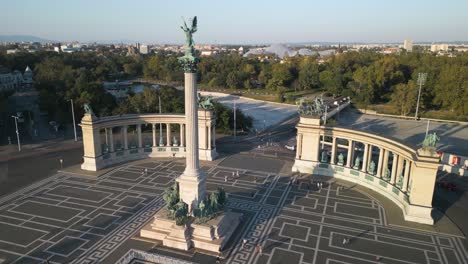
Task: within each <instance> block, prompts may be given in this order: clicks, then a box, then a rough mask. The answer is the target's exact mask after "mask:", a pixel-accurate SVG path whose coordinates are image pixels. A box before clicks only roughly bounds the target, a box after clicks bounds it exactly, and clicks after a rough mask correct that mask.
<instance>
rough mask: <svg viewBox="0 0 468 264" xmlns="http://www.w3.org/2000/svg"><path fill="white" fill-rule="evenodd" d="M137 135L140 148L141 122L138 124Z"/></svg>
mask: <svg viewBox="0 0 468 264" xmlns="http://www.w3.org/2000/svg"><path fill="white" fill-rule="evenodd" d="M137 135H138V148H141V147H142V145H143V144H142V138H141V124H138V125H137Z"/></svg>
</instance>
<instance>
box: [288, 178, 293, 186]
mask: <svg viewBox="0 0 468 264" xmlns="http://www.w3.org/2000/svg"><path fill="white" fill-rule="evenodd" d="M292 182H293V179H292V178H291V179H289V186H291V185H292Z"/></svg>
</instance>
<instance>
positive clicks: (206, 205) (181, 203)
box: [140, 17, 242, 254]
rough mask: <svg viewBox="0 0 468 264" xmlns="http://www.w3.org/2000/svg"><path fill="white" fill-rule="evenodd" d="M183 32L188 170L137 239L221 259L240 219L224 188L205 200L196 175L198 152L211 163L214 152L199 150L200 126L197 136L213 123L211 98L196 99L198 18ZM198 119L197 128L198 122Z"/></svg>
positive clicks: (200, 176)
mask: <svg viewBox="0 0 468 264" xmlns="http://www.w3.org/2000/svg"><path fill="white" fill-rule="evenodd" d="M181 28H182V30H183V31H184V32H185V35H186V43H185V54H184V56H182V57H180V58H179V62H180V63H181V64H182V66H183V67H184V72H185V125H186V130H185V131H186V142H185V143H186V161H187V164H186V166H185V170H184V172H183V173H182V175H180V176H179V178H178V179H177V180H176V181H177V183H176V184H174V186H173V187H169V188H168V189H166V191H165V193H164V195H163V198H164V200H165V202H166V206H165V208H163V209H161V210H159V211H158V212H157V213H156V215H155V216H154V220H153V221H152V222H151V223H149V224H147V225H146V226H145V227H143V228H142V229H141V230H140V236H141V237H144V238H149V239H153V240H159V241H162V244H163V245H164V246H165V247H171V248H177V249H181V250H188V249H190V248H193V247H195V248H199V249H203V250H206V251H210V252H213V253H215V254H219V253H220V252H222V251H223V249H224V246H225V245H226V244H227V242H228V241H229V238H230V237H231V235H232V234H233V233H234V232H235V230H236V228H237V226H238V225H239V223H240V219H241V218H242V214H240V213H235V212H232V211H230V210H228V209H227V208H226V204H227V203H226V202H227V195H226V193H225V191H224V189H223V188H222V187H218V189H217V190H216V191H213V192H211V194H210V195H206V174H205V173H204V172H203V171H201V170H200V164H199V151H202V153H204V155H205V156H207V157H208V156H209V157H210V158H211V159H212V157H214V156H215V155H216V151H213V149H212V147H211V138H210V137H208V139H205V141H203V140H202V142H204V143H205V145H207V146H205V147H203V149H202V150H199V148H198V140H199V137H198V132H199V131H198V128H199V127H200V126H201V129H202V133H201V136H202V137H204V136H206V135H207V130H211V126H212V124H213V125H214V122H215V118H214V115H213V111H212V104H211V98H210V97H208V98H202V97H201V96H200V97H199V96H197V77H196V70H197V62H198V61H199V59H198V58H197V57H196V55H195V47H194V43H193V39H192V34H193V33H195V32H196V31H197V17H194V18H193V20H192V27H188V26H187V24H186V23H185V22H184V26H182V27H181ZM198 107H200V112H199V109H198ZM199 113H200V115H201V119H202V122H201V124H199V122H198V114H199ZM207 121H209V122H207ZM208 133H210V131H209V132H208ZM206 140H208V141H209V142H206ZM206 143H208V144H206ZM208 160H209V159H208Z"/></svg>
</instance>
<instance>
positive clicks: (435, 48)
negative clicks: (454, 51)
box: [431, 44, 449, 52]
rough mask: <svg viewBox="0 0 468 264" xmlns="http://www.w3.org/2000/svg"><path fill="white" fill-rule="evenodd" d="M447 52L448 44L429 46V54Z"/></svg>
mask: <svg viewBox="0 0 468 264" xmlns="http://www.w3.org/2000/svg"><path fill="white" fill-rule="evenodd" d="M448 50H449V46H448V44H432V45H431V52H439V51H445V52H447V51H448Z"/></svg>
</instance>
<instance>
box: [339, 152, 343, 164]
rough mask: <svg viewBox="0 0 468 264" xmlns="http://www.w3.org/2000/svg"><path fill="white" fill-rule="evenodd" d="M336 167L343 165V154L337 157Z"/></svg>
mask: <svg viewBox="0 0 468 264" xmlns="http://www.w3.org/2000/svg"><path fill="white" fill-rule="evenodd" d="M338 165H341V166H343V165H344V155H343V153H340V154H339V155H338Z"/></svg>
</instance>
